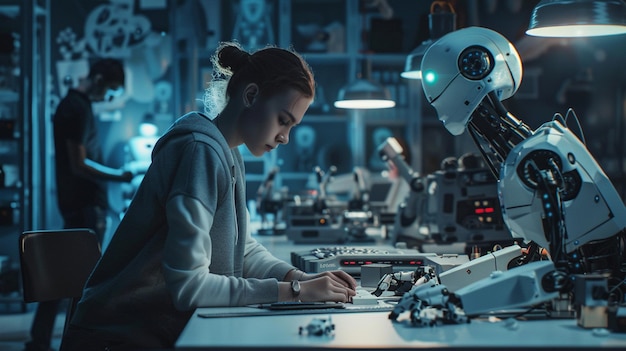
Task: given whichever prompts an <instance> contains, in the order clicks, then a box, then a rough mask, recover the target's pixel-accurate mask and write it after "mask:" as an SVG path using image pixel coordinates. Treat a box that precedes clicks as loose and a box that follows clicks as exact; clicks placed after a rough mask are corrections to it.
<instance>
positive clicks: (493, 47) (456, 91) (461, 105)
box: [421, 27, 522, 135]
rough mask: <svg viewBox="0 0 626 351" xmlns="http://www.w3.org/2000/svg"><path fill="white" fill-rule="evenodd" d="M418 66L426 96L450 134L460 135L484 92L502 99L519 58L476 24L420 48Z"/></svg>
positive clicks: (515, 80)
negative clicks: (424, 51)
mask: <svg viewBox="0 0 626 351" xmlns="http://www.w3.org/2000/svg"><path fill="white" fill-rule="evenodd" d="M421 69H422V87H423V89H424V93H425V94H426V98H427V99H428V102H429V103H430V104H431V105H433V107H434V108H435V109H436V110H437V115H438V117H439V120H440V121H442V122H443V124H444V125H445V127H446V128H447V129H448V131H449V132H450V133H452V134H453V135H460V134H462V133H463V131H464V130H465V127H466V125H467V123H468V122H469V120H470V117H471V115H472V113H473V112H474V110H475V109H476V107H477V106H478V104H479V103H480V102H481V101H482V100H483V99H484V97H485V96H487V94H489V93H491V92H492V91H493V92H495V93H496V94H497V96H498V98H499V99H500V100H504V99H507V98H509V97H511V96H513V94H514V93H515V91H517V88H518V87H519V85H520V83H521V81H522V62H521V60H520V57H519V54H518V53H517V50H516V49H515V47H514V46H513V44H511V43H510V42H509V41H508V40H507V39H506V38H505V37H503V36H502V35H501V34H499V33H497V32H495V31H493V30H490V29H487V28H482V27H469V28H464V29H460V30H457V31H454V32H451V33H448V34H446V35H444V36H443V37H441V38H440V39H439V40H437V41H436V42H434V43H433V44H432V45H431V46H430V47H429V48H428V50H426V53H425V54H424V58H423V59H422V67H421Z"/></svg>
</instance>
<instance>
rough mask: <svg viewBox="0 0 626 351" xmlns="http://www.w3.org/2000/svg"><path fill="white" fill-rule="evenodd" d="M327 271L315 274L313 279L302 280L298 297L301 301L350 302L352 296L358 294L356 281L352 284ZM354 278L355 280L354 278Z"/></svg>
mask: <svg viewBox="0 0 626 351" xmlns="http://www.w3.org/2000/svg"><path fill="white" fill-rule="evenodd" d="M327 273H328V274H319V275H315V276H313V277H312V278H311V279H308V280H305V281H301V283H300V295H298V299H299V300H301V301H335V302H350V301H351V300H352V296H354V295H356V291H355V288H356V282H354V284H353V285H351V284H350V283H349V282H348V281H346V280H344V279H343V278H340V277H339V276H338V275H334V274H332V273H331V272H327ZM349 278H352V277H349ZM352 280H353V281H354V279H352Z"/></svg>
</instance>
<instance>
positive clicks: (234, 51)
mask: <svg viewBox="0 0 626 351" xmlns="http://www.w3.org/2000/svg"><path fill="white" fill-rule="evenodd" d="M250 56H251V55H250V54H249V53H248V52H247V51H245V50H243V49H242V48H241V46H239V45H238V44H236V43H227V44H225V45H224V46H222V47H221V48H220V50H219V52H218V63H219V65H220V66H221V67H222V68H225V69H228V70H229V71H230V72H231V73H235V72H237V71H239V70H240V69H241V68H242V67H244V66H245V65H247V64H248V62H250Z"/></svg>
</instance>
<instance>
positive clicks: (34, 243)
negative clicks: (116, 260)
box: [19, 228, 101, 302]
mask: <svg viewBox="0 0 626 351" xmlns="http://www.w3.org/2000/svg"><path fill="white" fill-rule="evenodd" d="M19 245H20V247H19V254H20V264H21V272H22V285H23V294H24V302H41V301H51V300H60V299H64V298H72V299H75V298H79V297H80V296H81V295H82V292H83V287H84V285H85V282H86V281H87V278H88V277H89V275H90V274H91V271H92V270H93V268H94V266H95V264H96V262H97V261H98V259H100V255H101V249H100V243H99V241H98V237H97V235H96V234H95V232H94V231H93V230H91V229H82V228H81V229H62V230H35V231H26V232H23V233H22V234H21V235H20V238H19Z"/></svg>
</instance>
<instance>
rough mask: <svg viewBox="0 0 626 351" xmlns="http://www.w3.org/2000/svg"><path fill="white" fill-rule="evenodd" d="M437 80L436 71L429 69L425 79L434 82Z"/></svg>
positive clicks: (430, 82) (427, 81)
mask: <svg viewBox="0 0 626 351" xmlns="http://www.w3.org/2000/svg"><path fill="white" fill-rule="evenodd" d="M436 80H437V74H435V72H433V71H427V72H426V73H425V74H424V81H425V82H426V83H429V84H432V83H434V82H435V81H436Z"/></svg>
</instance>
